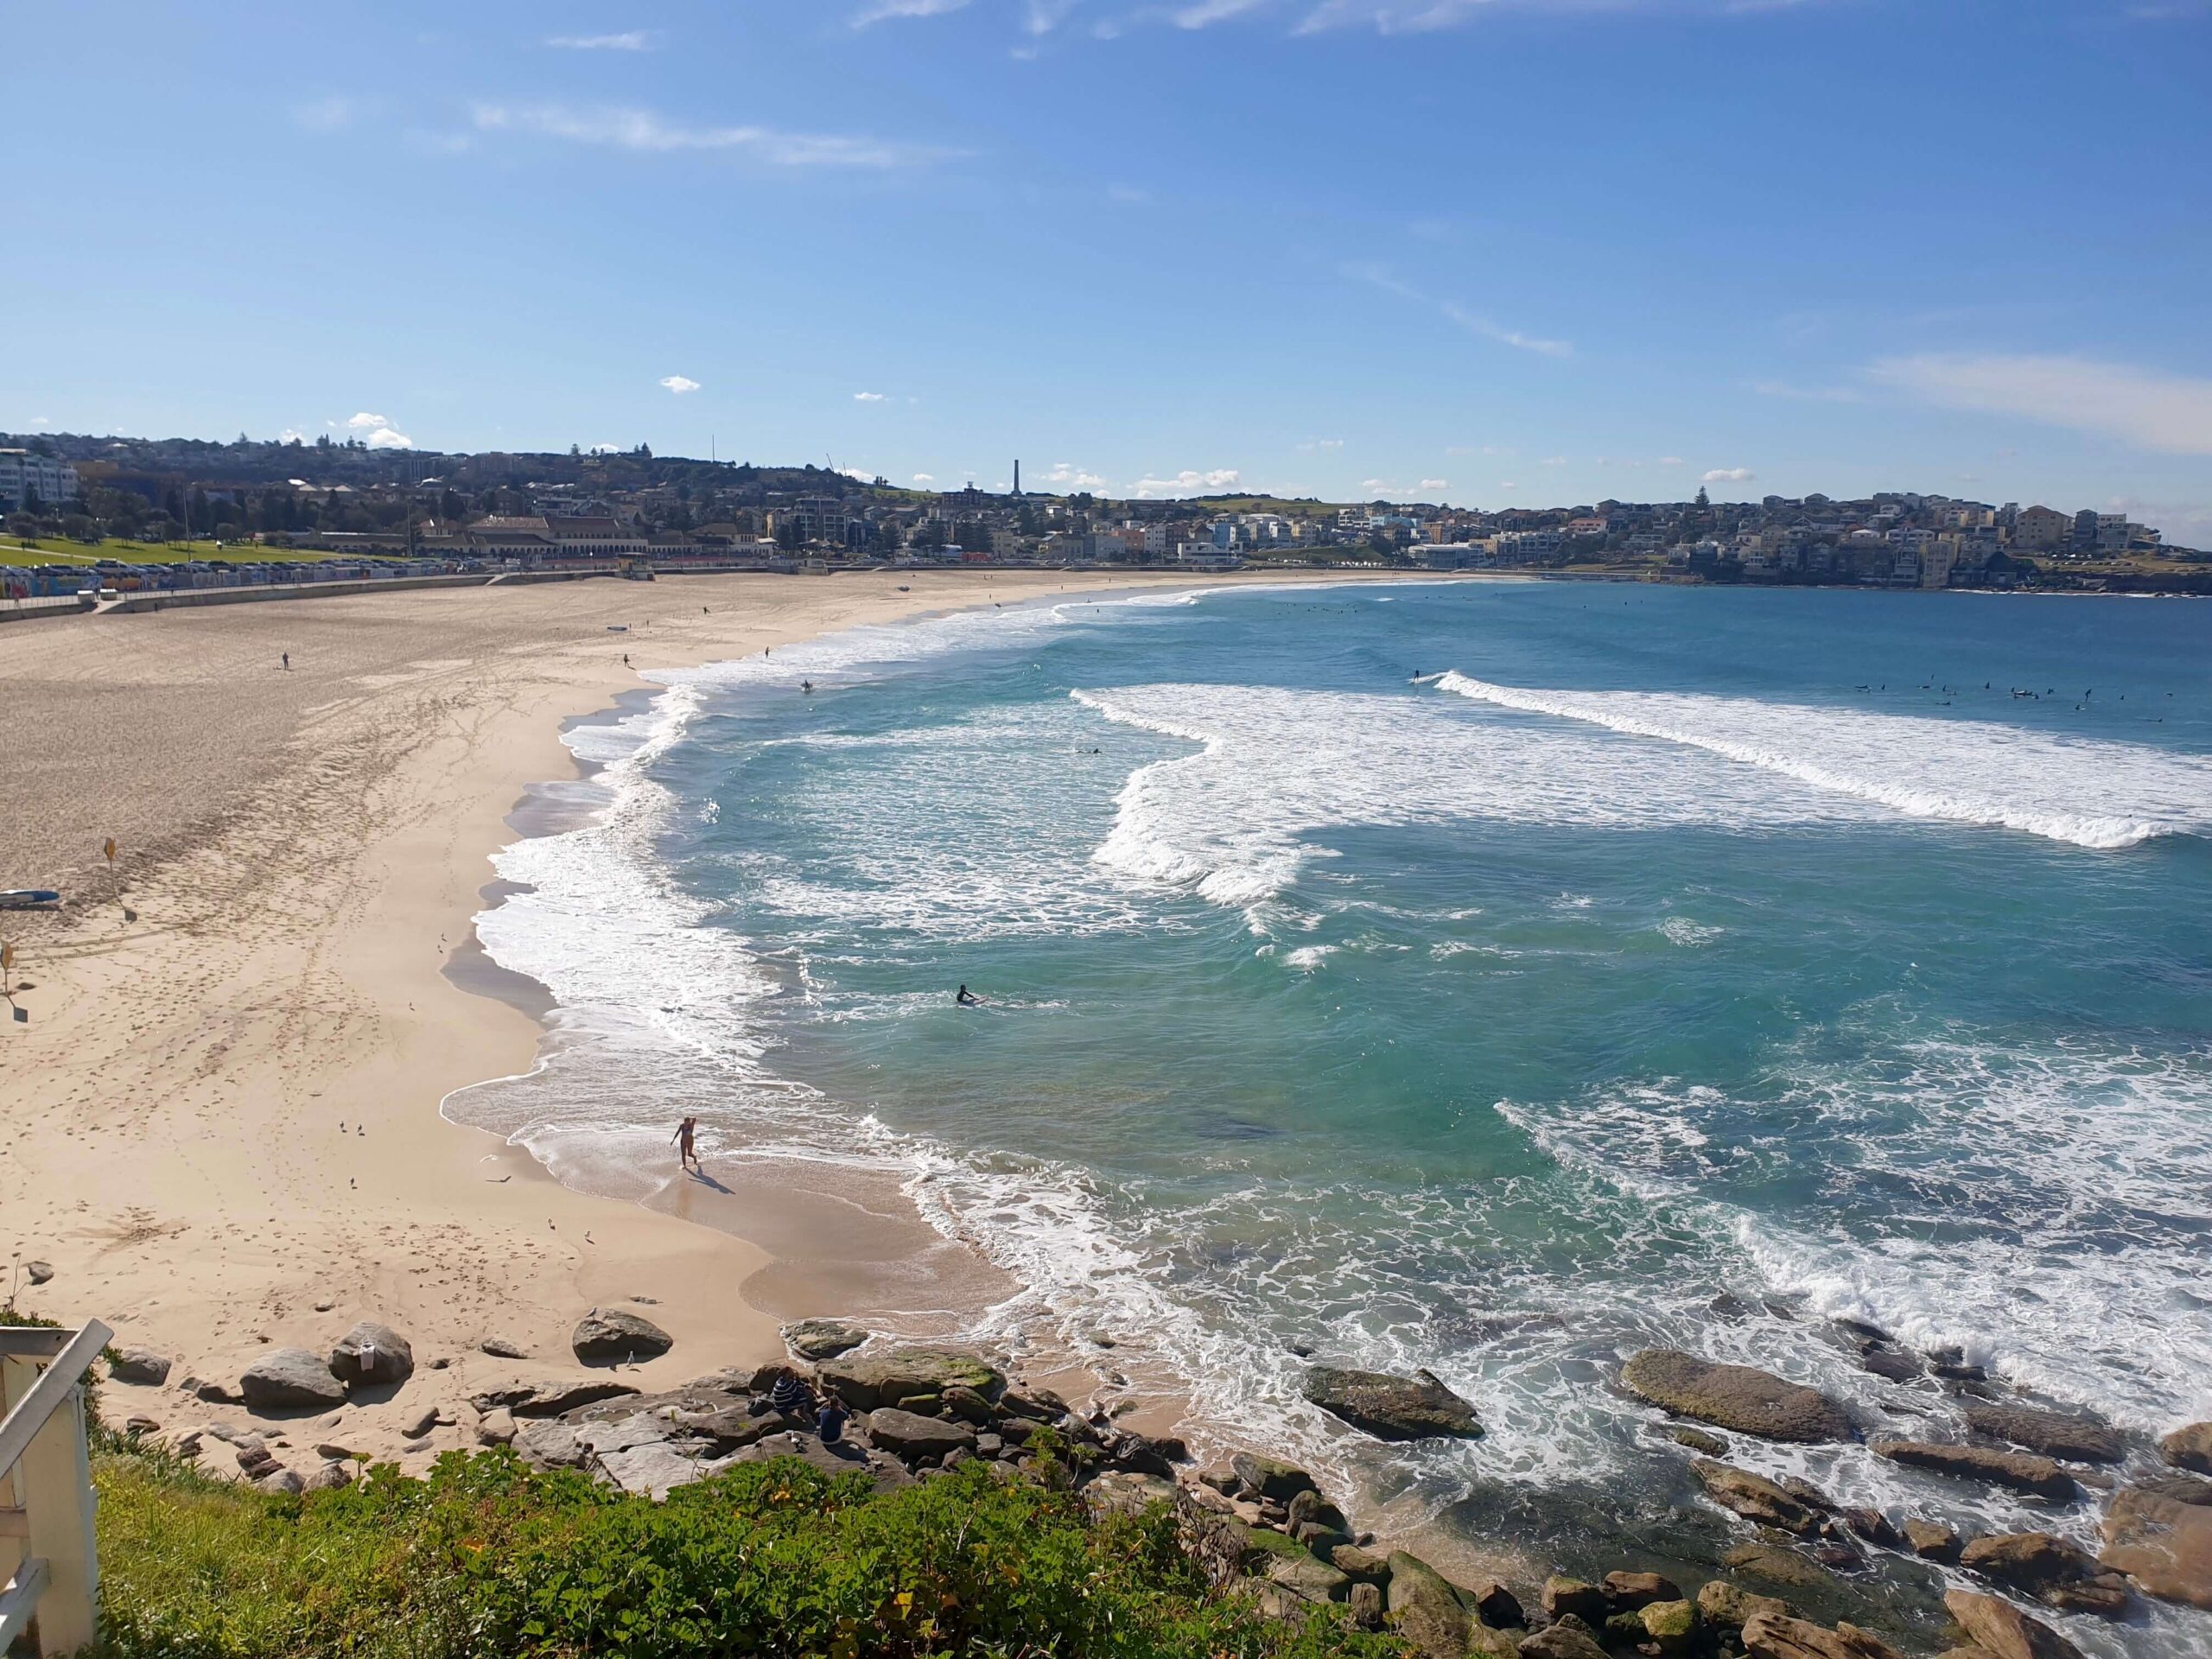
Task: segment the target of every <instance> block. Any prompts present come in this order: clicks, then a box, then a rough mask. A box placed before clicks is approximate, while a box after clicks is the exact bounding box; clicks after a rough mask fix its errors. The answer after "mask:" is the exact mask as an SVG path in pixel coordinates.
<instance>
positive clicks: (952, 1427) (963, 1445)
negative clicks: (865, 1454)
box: [868, 1406, 976, 1463]
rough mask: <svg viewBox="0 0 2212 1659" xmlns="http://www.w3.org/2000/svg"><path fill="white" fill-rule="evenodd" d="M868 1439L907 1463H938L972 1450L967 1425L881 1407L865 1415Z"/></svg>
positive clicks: (973, 1439) (973, 1445) (971, 1435)
mask: <svg viewBox="0 0 2212 1659" xmlns="http://www.w3.org/2000/svg"><path fill="white" fill-rule="evenodd" d="M868 1440H869V1441H870V1442H871V1443H872V1444H874V1445H876V1446H881V1447H882V1448H883V1449H884V1450H885V1451H887V1452H890V1453H892V1454H893V1456H894V1457H897V1458H899V1459H902V1460H904V1461H906V1462H909V1463H912V1462H917V1461H919V1460H922V1459H942V1458H943V1457H944V1455H945V1454H946V1453H947V1452H952V1451H955V1450H958V1449H965V1450H967V1451H969V1452H973V1451H974V1450H975V1449H976V1431H975V1430H974V1429H972V1428H970V1427H969V1426H968V1425H967V1424H965V1423H948V1422H946V1421H944V1420H943V1419H941V1418H937V1417H921V1416H917V1415H916V1414H914V1413H912V1412H911V1411H900V1410H899V1409H898V1408H896V1407H895V1406H881V1407H879V1408H876V1409H875V1410H874V1411H872V1412H870V1413H869V1414H868Z"/></svg>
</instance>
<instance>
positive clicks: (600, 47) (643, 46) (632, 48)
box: [545, 29, 653, 52]
mask: <svg viewBox="0 0 2212 1659" xmlns="http://www.w3.org/2000/svg"><path fill="white" fill-rule="evenodd" d="M545 44H546V45H548V46H557V47H559V48H562V49H563V51H567V52H650V51H652V49H653V33H652V30H651V29H625V30H623V31H622V33H621V34H620V35H554V36H553V37H552V38H551V39H550V40H549V41H546V42H545Z"/></svg>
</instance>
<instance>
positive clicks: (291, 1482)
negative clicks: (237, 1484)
mask: <svg viewBox="0 0 2212 1659" xmlns="http://www.w3.org/2000/svg"><path fill="white" fill-rule="evenodd" d="M253 1484H255V1485H256V1486H257V1487H258V1488H260V1490H261V1491H264V1492H289V1494H291V1495H292V1496H293V1497H298V1496H299V1494H300V1493H302V1492H303V1491H306V1490H307V1482H306V1481H304V1480H302V1478H300V1473H299V1471H297V1470H296V1469H272V1470H270V1471H269V1472H268V1473H267V1474H265V1475H259V1476H257V1477H256V1478H255V1479H254V1483H253Z"/></svg>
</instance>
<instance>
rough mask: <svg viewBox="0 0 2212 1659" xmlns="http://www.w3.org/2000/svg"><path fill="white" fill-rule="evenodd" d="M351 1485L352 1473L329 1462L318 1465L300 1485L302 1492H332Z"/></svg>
mask: <svg viewBox="0 0 2212 1659" xmlns="http://www.w3.org/2000/svg"><path fill="white" fill-rule="evenodd" d="M352 1484H353V1471H352V1470H351V1469H348V1468H347V1467H346V1465H344V1464H342V1463H337V1462H330V1463H325V1464H322V1465H318V1466H317V1467H316V1469H315V1471H314V1472H313V1473H311V1474H310V1475H308V1478H306V1479H305V1480H304V1481H302V1482H301V1483H300V1490H301V1491H303V1492H334V1491H338V1490H339V1488H340V1487H342V1486H350V1485H352Z"/></svg>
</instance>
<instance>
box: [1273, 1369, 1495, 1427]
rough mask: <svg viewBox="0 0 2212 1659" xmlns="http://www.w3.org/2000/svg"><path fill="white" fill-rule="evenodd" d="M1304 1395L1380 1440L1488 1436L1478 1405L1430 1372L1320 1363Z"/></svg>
mask: <svg viewBox="0 0 2212 1659" xmlns="http://www.w3.org/2000/svg"><path fill="white" fill-rule="evenodd" d="M1304 1391H1305V1395H1306V1398H1307V1399H1308V1400H1310V1401H1312V1402H1313V1403H1314V1404H1315V1405H1317V1406H1319V1407H1320V1408H1321V1409H1322V1410H1324V1411H1325V1412H1328V1413H1329V1414H1331V1415H1332V1416H1336V1417H1340V1418H1342V1419H1343V1420H1344V1421H1345V1422H1348V1423H1350V1424H1351V1426H1352V1427H1354V1428H1357V1429H1364V1430H1365V1431H1366V1432H1367V1433H1370V1434H1372V1435H1374V1436H1375V1438H1376V1439H1377V1440H1440V1439H1446V1438H1457V1439H1459V1440H1478V1439H1479V1438H1481V1435H1482V1432H1483V1426H1482V1425H1481V1424H1480V1423H1479V1422H1478V1421H1475V1408H1474V1407H1473V1406H1472V1405H1471V1404H1469V1403H1468V1402H1466V1401H1465V1400H1463V1399H1462V1398H1460V1397H1459V1395H1456V1394H1454V1393H1452V1390H1451V1389H1448V1388H1446V1387H1445V1386H1444V1384H1443V1383H1440V1382H1439V1381H1438V1380H1437V1379H1436V1378H1435V1376H1433V1375H1431V1374H1430V1373H1429V1372H1427V1371H1422V1372H1421V1373H1420V1374H1419V1375H1417V1376H1413V1377H1402V1376H1385V1375H1384V1374H1383V1373H1382V1372H1380V1371H1350V1370H1340V1369H1338V1368H1337V1367H1335V1366H1330V1365H1316V1366H1315V1367H1313V1369H1312V1370H1309V1371H1307V1372H1306V1381H1305V1383H1304Z"/></svg>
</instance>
